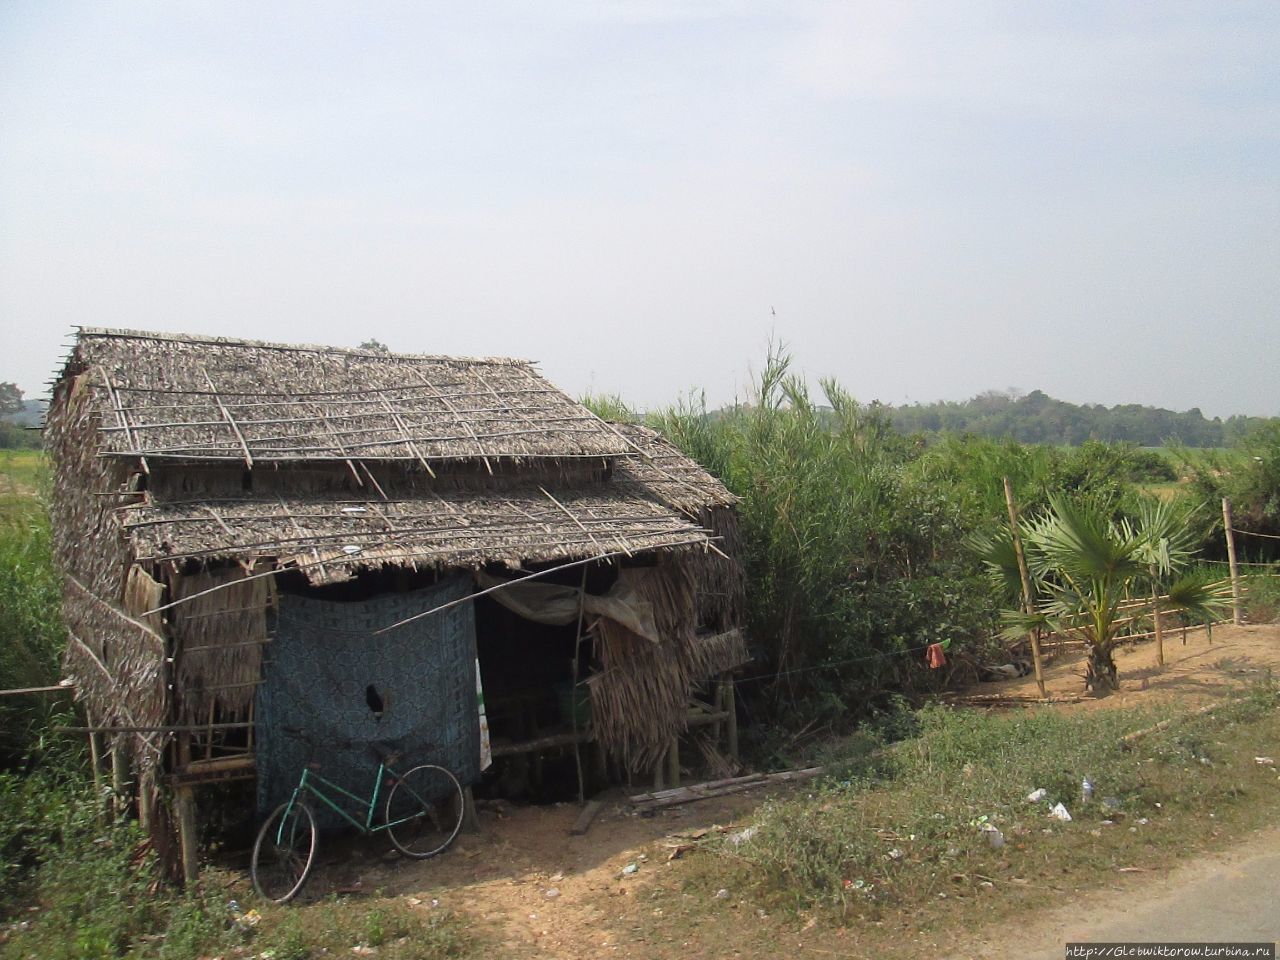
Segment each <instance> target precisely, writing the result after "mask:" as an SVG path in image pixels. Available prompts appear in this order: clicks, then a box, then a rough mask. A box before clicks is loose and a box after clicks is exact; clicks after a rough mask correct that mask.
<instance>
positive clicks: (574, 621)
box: [474, 563, 618, 803]
mask: <svg viewBox="0 0 1280 960" xmlns="http://www.w3.org/2000/svg"><path fill="white" fill-rule="evenodd" d="M586 571H587V572H586V578H585V582H586V591H587V593H588V594H589V595H596V596H598V595H601V594H604V593H607V592H608V590H609V588H610V587H612V586H613V584H614V583H615V582H616V581H617V578H618V571H617V568H616V567H615V566H613V565H610V564H607V563H600V564H592V565H591V566H589V567H587V568H586ZM496 582H497V579H485V578H483V577H482V578H481V585H482V586H484V585H486V584H487V585H493V583H496ZM582 584H583V572H582V568H577V569H572V570H565V571H562V572H557V573H552V574H550V575H548V576H547V577H545V578H541V579H540V580H539V583H538V586H537V587H536V588H535V590H534V591H533V593H534V596H532V597H531V596H529V595H526V594H524V593H522V592H521V591H519V590H516V591H510V592H504V591H502V590H499V591H496V592H495V593H494V594H489V595H485V596H481V597H477V598H476V601H475V603H474V607H475V618H476V648H477V651H478V654H479V660H480V675H481V677H482V680H483V684H484V703H485V713H486V717H487V720H488V727H489V734H490V742H491V752H492V756H493V766H492V768H491V769H490V770H489V771H488V772H487V773H486V775H485V777H484V780H483V781H482V782H481V783H480V784H479V785H478V786H477V794H478V795H480V796H482V797H483V796H495V797H502V798H504V799H513V800H527V801H533V802H537V803H551V802H559V801H566V800H572V799H576V798H577V796H578V762H579V759H581V761H582V764H583V773H584V776H585V777H586V778H587V781H588V782H587V784H586V787H587V789H588V792H590V790H591V789H592V787H593V785H597V786H598V785H601V784H600V781H603V780H604V775H603V773H604V772H603V769H602V767H603V761H602V758H601V757H600V756H599V755H598V749H597V747H596V746H595V744H594V743H592V742H591V739H590V738H591V707H590V697H589V694H588V690H587V685H586V682H585V681H586V679H587V677H589V676H590V675H591V673H592V672H593V671H594V669H595V668H596V666H597V664H595V663H594V657H593V653H592V641H591V637H590V636H589V635H588V633H587V628H588V627H589V626H590V621H591V619H592V616H591V614H590V613H588V614H586V616H585V618H584V620H583V622H582V623H581V629H582V630H583V635H582V637H581V640H580V641H579V633H578V631H579V627H580V624H579V610H578V596H579V591H580V589H581V587H582ZM556 588H561V590H560V592H561V594H562V595H561V596H559V597H554V594H555V593H556V592H557V591H556ZM539 592H550V593H551V594H553V603H552V605H553V607H555V608H557V609H553V610H552V611H547V610H546V609H541V610H536V611H534V610H529V609H526V608H525V606H524V604H525V602H530V603H540V602H545V600H546V597H545V596H540V595H538V594H539ZM530 613H532V614H533V616H536V617H537V619H534V618H533V617H532V616H526V615H525V614H530ZM548 620H553V621H558V622H547V621H548ZM575 661H576V665H577V671H576V675H575V670H574V665H575ZM575 676H576V678H577V680H578V684H577V686H576V687H575V685H574V680H575ZM575 742H576V743H577V746H578V750H579V751H580V754H579V757H575V755H574V745H575Z"/></svg>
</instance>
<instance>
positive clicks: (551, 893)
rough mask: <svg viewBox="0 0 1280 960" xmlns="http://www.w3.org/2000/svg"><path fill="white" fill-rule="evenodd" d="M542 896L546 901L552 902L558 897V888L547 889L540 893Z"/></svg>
mask: <svg viewBox="0 0 1280 960" xmlns="http://www.w3.org/2000/svg"><path fill="white" fill-rule="evenodd" d="M542 896H543V897H544V898H546V899H547V900H554V899H555V898H556V897H558V896H560V889H559V888H558V887H547V889H545V890H543V891H542Z"/></svg>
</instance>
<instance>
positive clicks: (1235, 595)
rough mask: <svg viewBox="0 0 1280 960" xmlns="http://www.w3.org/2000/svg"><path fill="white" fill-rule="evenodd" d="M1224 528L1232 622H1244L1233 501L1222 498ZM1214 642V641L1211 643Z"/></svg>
mask: <svg viewBox="0 0 1280 960" xmlns="http://www.w3.org/2000/svg"><path fill="white" fill-rule="evenodd" d="M1222 526H1223V532H1224V533H1225V534H1226V535H1227V564H1228V565H1229V566H1230V568H1231V622H1232V623H1235V624H1237V625H1239V624H1241V623H1243V622H1244V610H1243V605H1242V603H1241V601H1240V565H1239V564H1238V563H1237V562H1236V538H1235V532H1234V530H1233V529H1232V526H1231V501H1230V499H1228V498H1227V497H1223V498H1222ZM1210 642H1212V641H1210Z"/></svg>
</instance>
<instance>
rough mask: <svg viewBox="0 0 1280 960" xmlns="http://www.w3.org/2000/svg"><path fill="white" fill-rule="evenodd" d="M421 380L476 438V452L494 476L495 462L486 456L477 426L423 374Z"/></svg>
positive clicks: (461, 425)
mask: <svg viewBox="0 0 1280 960" xmlns="http://www.w3.org/2000/svg"><path fill="white" fill-rule="evenodd" d="M419 380H420V381H421V382H422V385H423V386H424V387H427V388H428V389H430V390H431V391H432V392H433V393H435V394H436V395H437V397H438V398H439V400H440V402H441V403H443V404H444V405H445V407H446V408H447V409H448V411H449V413H451V414H452V415H453V418H454V420H456V421H457V423H458V426H460V427H462V428H463V430H465V431H466V432H467V433H469V434H470V435H471V438H472V439H473V440H475V442H476V452H477V453H478V454H479V455H480V459H481V460H483V461H484V467H485V469H486V470H488V471H489V474H490V475H491V476H492V474H493V464H491V463H490V462H489V458H488V457H486V456H485V455H484V448H483V446H481V444H480V438H479V437H478V436H477V435H476V431H475V428H474V427H473V426H471V424H470V423H469V422H468V421H466V420H464V419H463V418H462V417H461V416H460V415H459V413H458V410H457V408H456V407H454V405H453V404H452V403H450V402H449V398H448V397H446V396H445V395H444V394H443V393H440V392H439V391H438V390H436V389H435V387H432V386H431V384H429V383H427V382H426V381H425V380H422V378H421V375H419Z"/></svg>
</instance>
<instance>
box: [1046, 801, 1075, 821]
mask: <svg viewBox="0 0 1280 960" xmlns="http://www.w3.org/2000/svg"><path fill="white" fill-rule="evenodd" d="M1049 816H1051V817H1053V819H1055V820H1063V821H1069V820H1070V819H1071V814H1070V813H1068V812H1067V808H1066V807H1064V806H1063V805H1062V804H1060V803H1055V804H1054V805H1053V809H1051V810H1050V811H1049Z"/></svg>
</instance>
